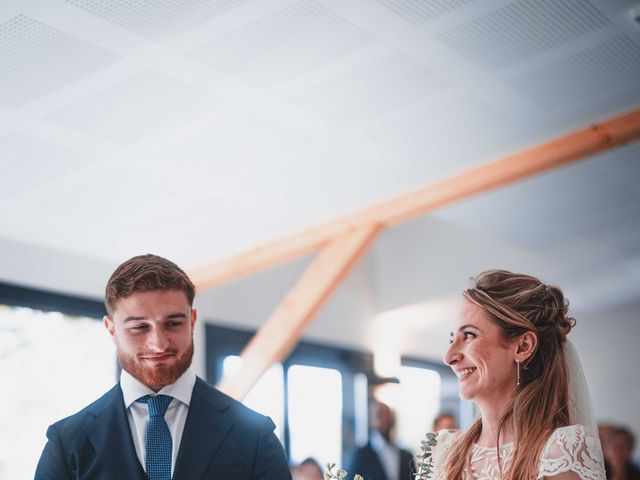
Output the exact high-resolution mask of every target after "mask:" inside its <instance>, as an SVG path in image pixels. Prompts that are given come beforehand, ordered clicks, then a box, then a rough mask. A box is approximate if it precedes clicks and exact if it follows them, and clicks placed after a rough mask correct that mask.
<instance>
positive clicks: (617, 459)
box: [603, 427, 636, 466]
mask: <svg viewBox="0 0 640 480" xmlns="http://www.w3.org/2000/svg"><path fill="white" fill-rule="evenodd" d="M635 444H636V439H635V437H634V435H633V433H631V431H630V430H629V429H628V428H625V427H613V428H611V430H610V431H609V432H608V434H607V435H606V440H605V444H604V446H603V447H604V448H603V450H604V455H605V458H606V460H607V461H608V462H609V463H611V464H612V465H616V466H623V465H626V464H627V463H631V459H632V455H633V449H634V448H635Z"/></svg>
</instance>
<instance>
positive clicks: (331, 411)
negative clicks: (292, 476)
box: [287, 365, 342, 464]
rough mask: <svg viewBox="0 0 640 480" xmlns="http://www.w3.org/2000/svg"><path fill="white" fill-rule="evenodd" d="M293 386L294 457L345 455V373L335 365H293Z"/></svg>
mask: <svg viewBox="0 0 640 480" xmlns="http://www.w3.org/2000/svg"><path fill="white" fill-rule="evenodd" d="M287 376H288V380H287V381H288V385H289V429H290V432H291V433H290V435H291V460H292V461H293V462H295V463H298V462H301V461H302V460H304V459H305V458H307V457H314V458H316V459H318V460H319V461H320V463H321V464H325V463H326V462H329V461H334V462H337V461H339V460H340V459H341V458H342V376H341V375H340V372H339V371H338V370H335V369H332V368H322V367H311V366H307V365H292V366H291V367H289V370H288V371H287Z"/></svg>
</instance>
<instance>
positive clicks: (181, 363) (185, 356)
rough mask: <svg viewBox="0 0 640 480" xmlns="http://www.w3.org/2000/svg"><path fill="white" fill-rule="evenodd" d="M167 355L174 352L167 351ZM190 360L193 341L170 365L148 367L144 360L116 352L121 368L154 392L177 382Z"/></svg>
mask: <svg viewBox="0 0 640 480" xmlns="http://www.w3.org/2000/svg"><path fill="white" fill-rule="evenodd" d="M167 353H174V354H175V350H171V349H169V350H167ZM192 358H193V341H191V344H190V345H189V347H188V348H187V349H186V350H185V351H184V352H183V353H182V354H181V355H180V356H178V357H177V358H176V359H175V361H174V362H172V364H171V365H158V366H156V367H149V366H145V365H144V363H143V362H144V360H141V359H140V358H139V357H138V356H130V355H125V354H124V353H121V352H118V360H120V365H122V368H123V369H125V370H126V371H127V372H129V373H130V374H131V375H133V377H135V378H136V379H138V380H139V381H140V382H142V383H144V384H145V385H146V386H147V387H149V388H150V389H151V390H153V391H155V392H157V391H158V390H160V389H162V388H163V387H166V386H167V385H171V384H172V383H174V382H175V381H176V380H178V379H179V378H180V376H181V375H182V374H183V373H184V372H186V371H187V368H189V366H190V365H191V359H192Z"/></svg>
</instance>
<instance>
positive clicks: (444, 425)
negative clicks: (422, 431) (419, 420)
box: [433, 412, 458, 432]
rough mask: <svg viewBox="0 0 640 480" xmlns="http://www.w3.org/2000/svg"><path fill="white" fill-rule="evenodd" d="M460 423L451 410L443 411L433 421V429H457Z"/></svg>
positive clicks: (435, 430)
mask: <svg viewBox="0 0 640 480" xmlns="http://www.w3.org/2000/svg"><path fill="white" fill-rule="evenodd" d="M457 429H458V424H457V423H456V419H455V417H454V416H453V414H452V413H451V412H442V413H439V414H438V416H437V417H436V418H435V420H434V421H433V431H434V432H438V431H440V430H457Z"/></svg>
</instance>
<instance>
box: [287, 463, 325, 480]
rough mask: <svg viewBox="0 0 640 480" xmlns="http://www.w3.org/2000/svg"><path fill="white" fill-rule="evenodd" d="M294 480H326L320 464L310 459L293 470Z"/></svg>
mask: <svg viewBox="0 0 640 480" xmlns="http://www.w3.org/2000/svg"><path fill="white" fill-rule="evenodd" d="M293 480H324V473H323V472H322V467H321V466H320V464H319V463H318V462H317V461H316V460H314V459H313V458H311V457H309V458H306V459H304V460H303V461H302V462H301V463H300V465H298V466H296V467H294V468H293Z"/></svg>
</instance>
